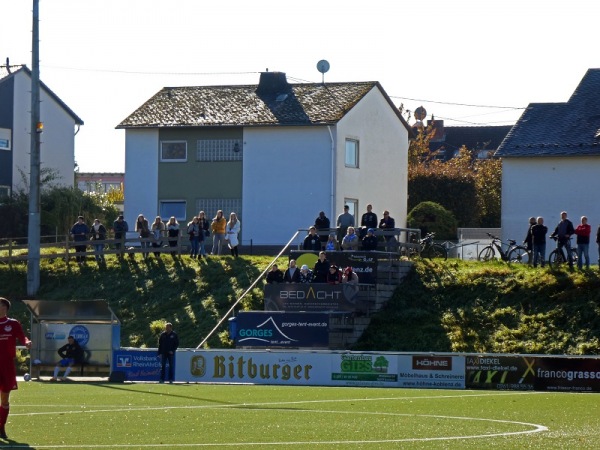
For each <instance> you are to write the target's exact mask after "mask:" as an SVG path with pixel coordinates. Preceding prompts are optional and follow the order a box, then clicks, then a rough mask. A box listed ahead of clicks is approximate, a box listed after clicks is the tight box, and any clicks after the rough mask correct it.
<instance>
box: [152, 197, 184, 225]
mask: <svg viewBox="0 0 600 450" xmlns="http://www.w3.org/2000/svg"><path fill="white" fill-rule="evenodd" d="M186 208H187V203H186V201H185V200H161V202H160V205H159V211H158V212H159V215H160V217H162V218H163V219H169V218H170V217H171V216H175V218H176V219H177V220H185V219H186V216H187V209H186Z"/></svg>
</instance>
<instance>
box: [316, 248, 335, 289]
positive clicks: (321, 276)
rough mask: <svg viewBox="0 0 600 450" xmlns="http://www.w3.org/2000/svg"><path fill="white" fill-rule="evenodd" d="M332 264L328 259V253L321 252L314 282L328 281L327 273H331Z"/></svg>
mask: <svg viewBox="0 0 600 450" xmlns="http://www.w3.org/2000/svg"><path fill="white" fill-rule="evenodd" d="M330 265H331V264H330V263H329V261H327V255H326V254H325V252H320V253H319V259H318V260H317V262H316V263H315V268H314V269H313V273H314V280H313V281H314V282H315V283H327V274H328V273H329V266H330Z"/></svg>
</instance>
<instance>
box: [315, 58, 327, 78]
mask: <svg viewBox="0 0 600 450" xmlns="http://www.w3.org/2000/svg"><path fill="white" fill-rule="evenodd" d="M317 70H318V71H319V72H321V73H322V74H323V75H322V77H321V82H322V83H325V73H326V72H328V71H329V61H327V60H326V59H322V60H321V61H319V62H318V63H317Z"/></svg>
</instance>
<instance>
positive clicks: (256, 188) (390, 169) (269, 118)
mask: <svg viewBox="0 0 600 450" xmlns="http://www.w3.org/2000/svg"><path fill="white" fill-rule="evenodd" d="M117 128H122V129H125V130H126V156H125V216H126V220H128V221H129V223H130V225H131V224H132V223H133V222H134V221H135V218H136V217H137V215H138V214H139V213H142V214H144V215H145V216H146V217H150V218H153V217H154V216H155V215H160V216H161V217H163V218H168V217H170V216H171V215H174V216H176V217H177V218H178V220H179V221H180V222H186V221H189V220H191V218H192V217H193V216H194V215H196V214H197V213H198V211H200V210H204V211H205V212H206V214H207V216H208V217H214V215H215V213H216V211H217V210H218V209H222V210H223V211H224V212H225V215H226V216H228V215H229V212H231V211H235V212H237V213H238V215H239V217H240V219H241V223H242V244H244V245H245V244H248V243H249V242H250V241H251V242H252V243H253V244H254V245H281V244H284V243H286V242H287V241H288V240H289V239H290V237H291V236H292V235H293V234H294V232H295V231H296V230H297V229H299V228H307V227H308V226H310V225H312V224H313V223H314V220H315V218H316V217H317V215H318V213H319V211H321V210H323V211H325V213H326V215H327V216H328V217H329V218H330V220H331V223H332V227H333V226H335V222H336V217H337V215H338V214H339V213H341V212H343V205H344V204H348V205H350V207H351V212H353V213H354V214H355V216H356V219H357V221H360V216H361V214H362V213H363V212H364V211H365V208H366V205H367V204H368V203H371V204H373V208H374V211H375V212H376V213H378V215H379V216H380V217H381V214H382V212H383V210H384V209H387V210H389V211H390V213H391V215H392V216H393V217H394V218H395V219H396V226H397V227H403V226H405V223H406V198H407V154H408V140H409V136H410V133H411V131H410V126H409V125H408V124H407V123H406V121H405V120H404V119H403V118H402V116H401V115H400V112H399V111H398V109H397V108H396V107H395V106H394V104H393V103H392V101H391V100H390V98H389V97H388V95H387V94H386V93H385V91H384V90H383V88H382V87H381V85H380V84H379V83H377V82H352V83H325V84H288V82H287V80H286V77H285V74H284V73H278V72H265V73H262V74H261V77H260V82H259V84H258V85H245V86H200V87H176V88H163V89H162V90H161V91H159V92H158V93H157V94H156V95H154V96H153V97H152V98H150V99H149V100H148V101H147V102H146V103H145V104H144V105H142V106H141V107H140V108H138V109H137V110H136V111H135V112H133V113H132V114H131V115H130V116H129V117H127V118H126V119H125V120H123V121H122V122H121V123H120V124H119V125H118V126H117Z"/></svg>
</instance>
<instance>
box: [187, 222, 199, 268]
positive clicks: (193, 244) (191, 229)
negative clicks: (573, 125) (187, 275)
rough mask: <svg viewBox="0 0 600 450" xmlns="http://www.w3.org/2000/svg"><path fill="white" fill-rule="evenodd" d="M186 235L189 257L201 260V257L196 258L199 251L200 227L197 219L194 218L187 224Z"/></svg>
mask: <svg viewBox="0 0 600 450" xmlns="http://www.w3.org/2000/svg"><path fill="white" fill-rule="evenodd" d="M187 234H188V236H189V237H190V257H191V258H192V259H196V258H198V257H200V258H202V255H200V256H198V252H199V251H200V226H199V225H198V217H194V218H193V219H192V221H191V222H189V223H188V224H187Z"/></svg>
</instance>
